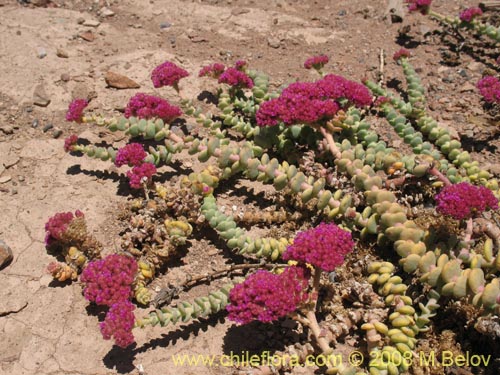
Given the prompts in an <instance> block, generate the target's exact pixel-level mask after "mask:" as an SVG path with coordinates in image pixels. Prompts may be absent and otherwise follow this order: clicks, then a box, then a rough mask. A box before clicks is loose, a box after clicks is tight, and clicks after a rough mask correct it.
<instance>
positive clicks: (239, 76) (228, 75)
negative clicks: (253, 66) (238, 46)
mask: <svg viewBox="0 0 500 375" xmlns="http://www.w3.org/2000/svg"><path fill="white" fill-rule="evenodd" d="M219 83H226V84H228V85H229V86H232V87H234V88H249V89H251V88H252V87H253V81H252V79H251V78H250V77H249V76H248V75H247V74H246V73H244V72H242V71H241V70H238V69H237V68H227V69H226V70H225V71H224V73H222V74H221V75H220V77H219Z"/></svg>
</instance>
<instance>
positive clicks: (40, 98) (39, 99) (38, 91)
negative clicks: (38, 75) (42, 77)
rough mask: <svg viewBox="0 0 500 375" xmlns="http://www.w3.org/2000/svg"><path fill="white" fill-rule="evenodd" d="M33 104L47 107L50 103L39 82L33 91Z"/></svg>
mask: <svg viewBox="0 0 500 375" xmlns="http://www.w3.org/2000/svg"><path fill="white" fill-rule="evenodd" d="M33 104H34V105H37V106H40V107H47V106H48V105H49V104H50V98H49V96H48V95H47V92H46V91H45V86H44V85H43V84H39V85H37V86H36V87H35V91H34V92H33Z"/></svg>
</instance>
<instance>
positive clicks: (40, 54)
mask: <svg viewBox="0 0 500 375" xmlns="http://www.w3.org/2000/svg"><path fill="white" fill-rule="evenodd" d="M36 55H37V56H38V58H39V59H43V58H44V57H45V56H47V51H46V50H45V48H43V47H38V48H37V49H36Z"/></svg>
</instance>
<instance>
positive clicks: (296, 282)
mask: <svg viewBox="0 0 500 375" xmlns="http://www.w3.org/2000/svg"><path fill="white" fill-rule="evenodd" d="M309 277H310V274H309V271H308V270H307V269H306V268H303V267H288V268H286V269H285V270H284V271H283V272H282V273H281V274H279V275H276V274H274V273H271V272H269V271H264V270H259V271H257V272H255V273H254V274H253V275H251V276H249V277H248V278H247V279H246V280H245V281H244V282H243V283H241V284H238V285H236V286H235V287H234V288H233V289H231V292H230V293H229V301H230V304H229V305H228V306H226V310H227V311H228V312H229V316H228V318H229V319H230V320H232V321H235V322H237V323H241V324H247V323H250V322H252V321H254V320H259V321H261V322H264V323H267V322H272V321H274V320H277V319H279V318H281V317H284V316H286V315H287V314H289V313H291V312H293V311H295V310H296V309H297V307H298V306H299V305H300V304H301V303H303V302H305V301H306V300H307V298H308V293H307V286H308V284H309Z"/></svg>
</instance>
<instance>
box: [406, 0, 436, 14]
mask: <svg viewBox="0 0 500 375" xmlns="http://www.w3.org/2000/svg"><path fill="white" fill-rule="evenodd" d="M406 2H407V3H408V4H409V6H408V10H409V11H410V12H415V11H419V12H420V13H422V14H423V15H426V14H428V13H429V10H430V8H431V3H432V0H406Z"/></svg>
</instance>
